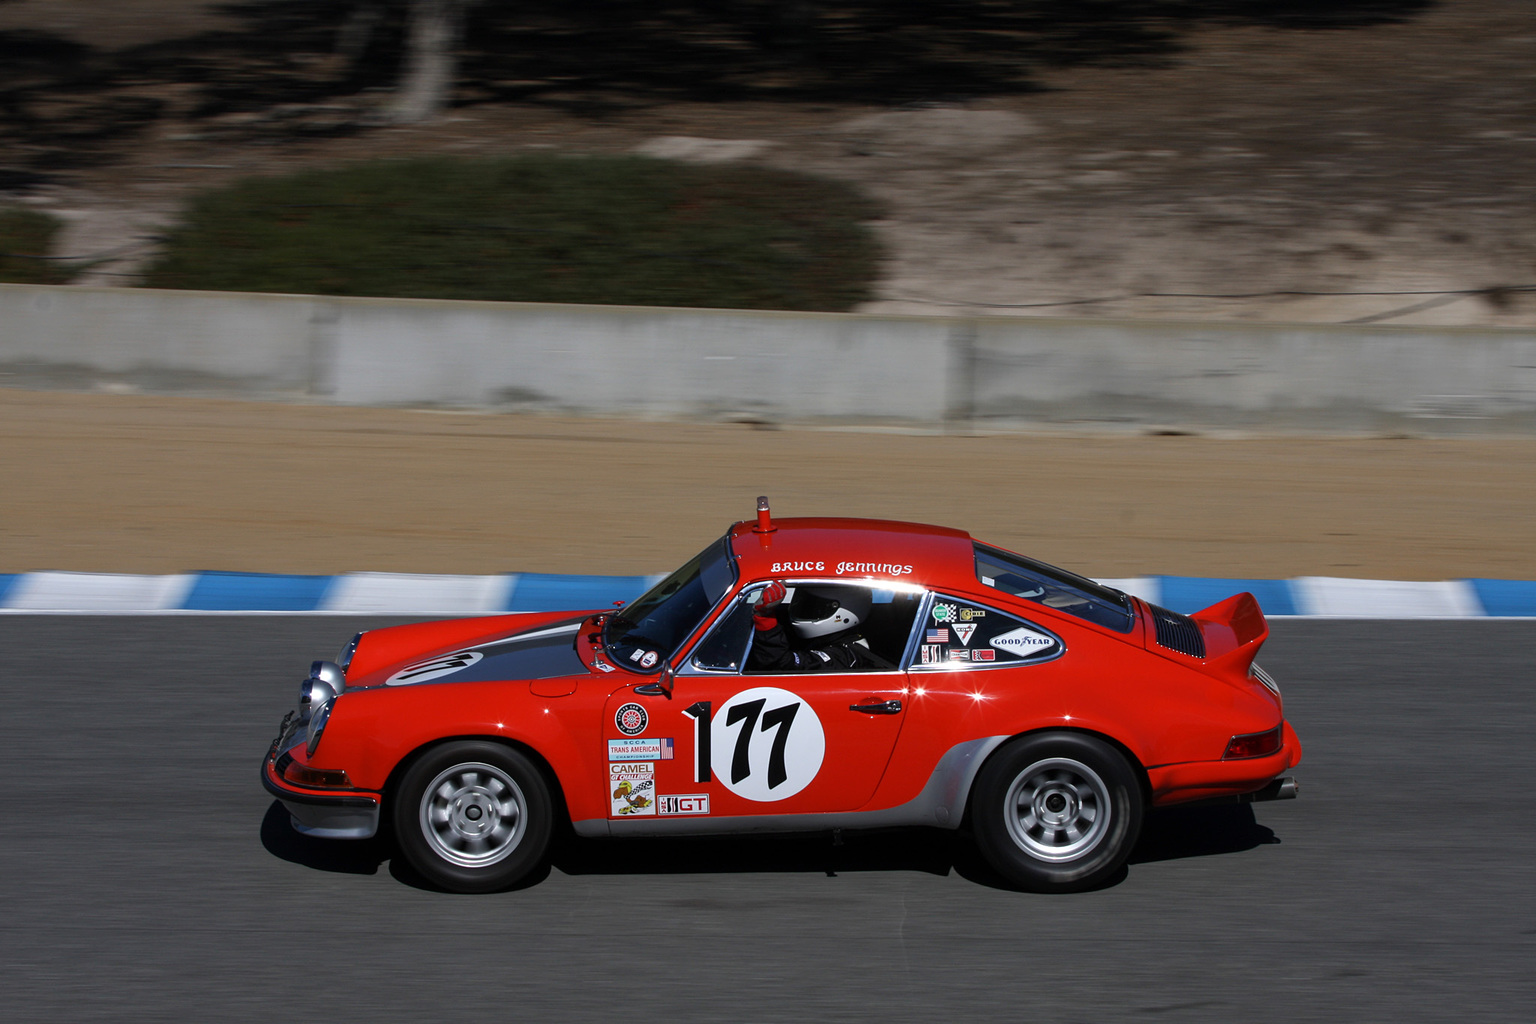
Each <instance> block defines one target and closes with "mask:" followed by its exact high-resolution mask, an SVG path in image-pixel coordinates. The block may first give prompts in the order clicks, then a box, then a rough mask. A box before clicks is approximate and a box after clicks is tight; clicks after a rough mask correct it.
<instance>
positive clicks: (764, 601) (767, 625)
mask: <svg viewBox="0 0 1536 1024" xmlns="http://www.w3.org/2000/svg"><path fill="white" fill-rule="evenodd" d="M784 594H785V588H784V584H783V583H782V582H780V581H779V580H774V581H773V582H772V583H770V584H768V585H767V586H766V587H764V588H763V592H762V593H761V594H759V595H757V603H756V604H754V605H753V606H752V624H753V625H755V626H756V627H757V628H758V629H772V628H773V627H774V626H777V625H778V624H779V619H778V616H776V615H774V614H773V610H774V609H775V608H777V607H778V606H779V605H780V604H782V603H783V602H784Z"/></svg>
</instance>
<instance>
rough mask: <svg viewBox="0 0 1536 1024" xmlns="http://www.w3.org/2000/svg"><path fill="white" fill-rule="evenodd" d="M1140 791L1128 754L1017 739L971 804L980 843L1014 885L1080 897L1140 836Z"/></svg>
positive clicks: (988, 767)
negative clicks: (1127, 758) (1079, 892)
mask: <svg viewBox="0 0 1536 1024" xmlns="http://www.w3.org/2000/svg"><path fill="white" fill-rule="evenodd" d="M1143 813H1144V811H1143V800H1142V794H1141V785H1140V782H1139V780H1138V778H1137V776H1136V773H1135V771H1134V770H1133V769H1132V768H1131V765H1130V763H1129V762H1128V761H1127V760H1126V758H1125V755H1123V754H1121V753H1120V751H1118V750H1116V749H1115V748H1114V747H1112V746H1111V745H1109V744H1108V743H1106V742H1104V741H1103V740H1100V739H1098V738H1096V737H1093V736H1089V735H1085V734H1083V733H1071V732H1055V733H1036V734H1034V735H1032V736H1025V737H1023V738H1021V739H1017V740H1014V741H1013V742H1012V743H1009V744H1008V745H1006V746H1004V747H1003V748H1001V749H1000V750H998V751H997V753H996V754H994V755H993V756H992V757H991V758H990V759H988V761H987V763H986V764H985V765H983V766H982V769H981V773H980V774H979V775H978V776H977V777H976V785H975V788H974V789H973V790H972V797H971V826H972V829H973V831H974V832H975V835H976V844H977V846H978V847H979V848H980V850H981V852H982V855H983V856H985V857H986V858H987V860H988V862H990V863H991V864H992V866H993V867H994V868H996V869H997V871H998V872H999V873H1000V874H1002V875H1003V877H1004V878H1006V879H1008V881H1010V882H1012V883H1014V884H1015V885H1018V886H1020V887H1021V888H1025V889H1030V890H1033V891H1035V892H1076V891H1079V890H1082V889H1091V888H1093V887H1094V886H1096V885H1099V884H1101V883H1103V882H1105V881H1106V880H1108V879H1109V878H1110V877H1112V876H1113V875H1114V874H1115V873H1116V872H1117V871H1119V870H1120V868H1121V867H1122V866H1123V865H1124V864H1125V861H1126V858H1128V857H1129V856H1130V855H1131V849H1132V847H1134V846H1135V845H1136V837H1137V835H1139V834H1140V832H1141V821H1142V816H1143Z"/></svg>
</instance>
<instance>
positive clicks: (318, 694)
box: [299, 676, 336, 717]
mask: <svg viewBox="0 0 1536 1024" xmlns="http://www.w3.org/2000/svg"><path fill="white" fill-rule="evenodd" d="M335 697H336V690H335V688H334V687H332V686H331V684H330V683H328V682H326V681H325V680H324V679H320V678H318V677H316V676H310V677H309V678H308V679H306V680H304V681H303V682H302V683H300V684H299V715H300V716H301V717H308V716H310V715H313V714H314V713H315V711H316V710H317V709H319V708H321V707H324V706H325V705H327V704H329V703H330V702H331V701H332V700H333V699H335Z"/></svg>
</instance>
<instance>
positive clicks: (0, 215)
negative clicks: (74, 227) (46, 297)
mask: <svg viewBox="0 0 1536 1024" xmlns="http://www.w3.org/2000/svg"><path fill="white" fill-rule="evenodd" d="M63 226H64V225H63V223H62V222H60V220H59V219H58V218H57V217H50V216H49V215H48V214H46V213H39V212H37V211H36V210H24V209H3V208H0V281H9V282H11V283H12V284H64V283H66V282H67V281H68V280H69V279H70V278H71V277H73V276H74V274H75V271H74V269H73V268H71V267H69V266H66V265H65V264H64V262H63V261H62V260H54V259H45V258H43V257H46V256H47V255H48V249H49V247H50V246H52V244H53V236H54V235H56V234H58V232H59V229H60V228H61V227H63Z"/></svg>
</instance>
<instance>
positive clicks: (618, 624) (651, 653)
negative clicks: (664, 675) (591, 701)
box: [603, 536, 736, 672]
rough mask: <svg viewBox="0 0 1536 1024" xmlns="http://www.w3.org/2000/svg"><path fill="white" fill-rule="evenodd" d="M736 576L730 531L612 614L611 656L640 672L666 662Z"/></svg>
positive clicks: (607, 641) (608, 638) (606, 641)
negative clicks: (731, 551)
mask: <svg viewBox="0 0 1536 1024" xmlns="http://www.w3.org/2000/svg"><path fill="white" fill-rule="evenodd" d="M735 582H736V562H735V560H734V559H733V558H731V553H730V538H729V537H728V536H727V537H723V538H721V539H720V540H718V541H716V542H715V543H713V544H711V545H710V546H709V547H707V548H705V549H704V550H703V551H700V552H699V553H698V554H697V555H695V556H694V557H693V558H691V559H689V560H688V562H687V564H685V565H684V566H683V567H682V568H681V569H679V570H677V572H674V573H673V574H672V575H671V576H668V577H667V578H666V579H664V580H662V581H661V582H660V583H658V584H656V585H655V586H654V587H652V588H651V589H650V590H648V591H646V592H645V593H644V594H642V595H641V596H639V597H637V598H635V599H634V600H633V601H631V602H630V603H629V604H627V605H625V606H624V607H623V608H621V609H619V610H618V611H617V612H615V613H614V614H613V615H612V616H610V617H609V619H608V623H607V625H606V626H605V627H604V630H605V633H606V636H605V637H604V638H603V639H604V644H603V646H604V647H605V648H606V649H607V651H608V656H609V657H610V658H612V659H613V660H614V662H616V663H617V664H619V665H623V666H624V667H625V668H628V669H633V670H634V671H636V672H647V671H652V670H656V669H658V668H660V665H661V663H662V662H664V661H666V660H667V659H668V658H670V657H671V656H672V655H673V654H674V653H675V652H676V651H677V649H678V647H679V646H681V645H682V643H683V641H684V640H687V639H688V636H689V634H691V633H692V632H693V631H694V629H695V628H696V627H697V626H698V624H699V623H700V622H702V621H703V619H704V616H705V615H707V614H708V613H709V610H710V609H711V608H713V607H714V606H715V605H716V604H717V603H718V602H719V601H720V599H721V598H722V597H724V596H725V594H726V592H727V591H728V590H730V589H731V586H732V585H733V584H734V583H735Z"/></svg>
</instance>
